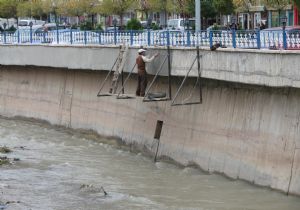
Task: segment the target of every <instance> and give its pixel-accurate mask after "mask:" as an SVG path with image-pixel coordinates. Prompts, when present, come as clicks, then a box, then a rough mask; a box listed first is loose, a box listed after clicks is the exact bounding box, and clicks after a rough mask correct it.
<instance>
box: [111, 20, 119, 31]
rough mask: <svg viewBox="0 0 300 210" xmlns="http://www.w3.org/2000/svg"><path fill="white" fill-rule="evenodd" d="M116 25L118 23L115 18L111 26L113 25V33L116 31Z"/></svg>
mask: <svg viewBox="0 0 300 210" xmlns="http://www.w3.org/2000/svg"><path fill="white" fill-rule="evenodd" d="M117 23H118V20H117V19H116V18H114V19H113V21H112V24H113V25H114V29H115V31H116V30H117Z"/></svg>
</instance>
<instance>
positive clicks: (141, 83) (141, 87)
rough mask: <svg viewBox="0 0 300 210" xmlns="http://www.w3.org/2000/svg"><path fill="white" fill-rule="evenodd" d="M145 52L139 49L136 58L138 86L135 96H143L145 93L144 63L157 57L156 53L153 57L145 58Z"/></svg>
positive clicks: (145, 76) (145, 73)
mask: <svg viewBox="0 0 300 210" xmlns="http://www.w3.org/2000/svg"><path fill="white" fill-rule="evenodd" d="M145 52H146V50H144V49H139V50H138V54H139V55H138V57H137V58H136V65H137V68H138V86H137V89H136V95H137V96H142V97H144V96H145V91H146V87H147V72H146V63H150V62H152V61H153V60H154V58H156V57H157V56H158V53H156V54H155V55H153V56H152V57H151V58H147V57H146V56H145Z"/></svg>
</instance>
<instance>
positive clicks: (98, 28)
mask: <svg viewBox="0 0 300 210" xmlns="http://www.w3.org/2000/svg"><path fill="white" fill-rule="evenodd" d="M95 29H96V30H97V31H103V28H102V25H101V24H98V25H97V26H96V28H95Z"/></svg>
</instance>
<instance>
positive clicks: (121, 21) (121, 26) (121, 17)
mask: <svg viewBox="0 0 300 210" xmlns="http://www.w3.org/2000/svg"><path fill="white" fill-rule="evenodd" d="M120 28H121V30H122V29H123V14H120Z"/></svg>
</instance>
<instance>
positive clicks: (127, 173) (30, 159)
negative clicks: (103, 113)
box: [0, 118, 300, 210]
mask: <svg viewBox="0 0 300 210" xmlns="http://www.w3.org/2000/svg"><path fill="white" fill-rule="evenodd" d="M102 140H103V142H105V139H102ZM102 140H101V139H98V141H95V140H91V139H89V137H88V136H86V135H81V134H79V133H78V132H72V131H70V130H67V129H63V128H57V127H51V126H50V125H48V124H43V123H40V122H39V123H38V122H30V121H24V120H10V119H3V118H0V146H7V147H9V148H11V149H12V150H13V152H12V153H10V154H8V155H7V156H8V157H9V158H20V161H16V162H14V163H13V164H12V165H5V166H0V203H2V204H4V203H6V202H8V201H9V202H11V203H9V204H7V205H5V207H4V208H5V210H6V209H7V210H10V209H11V210H27V209H28V210H29V209H32V210H48V209H49V210H50V209H51V210H52V209H55V210H68V209H70V210H75V209H76V210H79V209H84V210H86V209H87V210H92V209H95V210H96V209H97V210H98V209H122V210H124V209H128V210H129V209H130V210H134V209H185V210H191V209H199V210H269V209H270V210H299V209H300V198H299V197H294V196H286V195H284V194H282V193H279V192H276V191H272V190H269V189H266V188H260V187H256V186H252V185H250V184H248V183H246V182H243V181H233V180H229V179H227V178H225V177H223V176H221V175H216V174H212V175H211V174H207V173H205V172H201V171H200V170H197V169H194V168H181V167H178V166H176V165H172V164H168V163H164V162H158V163H153V161H152V160H151V159H150V158H148V157H145V156H143V155H141V154H139V153H138V154H136V153H130V152H129V151H126V150H121V149H119V148H118V147H117V146H114V145H110V144H104V143H101V142H102ZM0 155H1V156H3V154H0ZM101 187H103V189H104V190H105V191H106V192H107V193H108V195H107V196H105V195H104V193H103V190H102V189H101ZM0 206H1V205H0ZM2 207H3V206H2ZM0 209H1V207H0Z"/></svg>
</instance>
